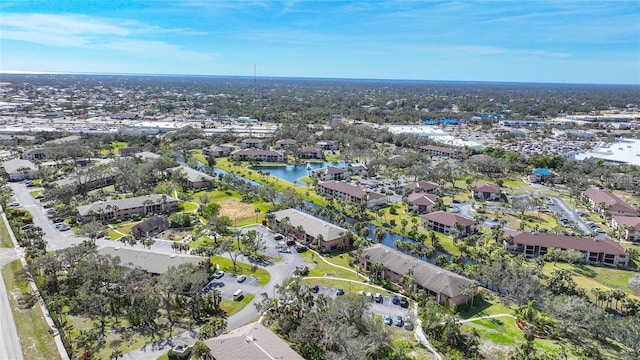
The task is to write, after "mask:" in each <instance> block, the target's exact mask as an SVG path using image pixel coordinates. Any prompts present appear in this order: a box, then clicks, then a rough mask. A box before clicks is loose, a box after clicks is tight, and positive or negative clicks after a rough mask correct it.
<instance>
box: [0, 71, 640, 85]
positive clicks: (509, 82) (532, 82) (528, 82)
mask: <svg viewBox="0 0 640 360" xmlns="http://www.w3.org/2000/svg"><path fill="white" fill-rule="evenodd" d="M5 74H6V75H85V76H150V77H169V76H174V77H177V76H184V77H236V78H249V79H253V78H254V75H214V74H154V73H110V72H104V73H103V72H63V71H34V70H3V69H0V75H5ZM257 78H263V79H270V78H271V79H273V78H275V79H291V80H295V79H298V80H348V81H358V80H360V81H380V82H386V81H407V82H446V83H493V84H537V85H543V84H547V85H595V86H640V83H636V84H634V83H588V82H585V83H578V82H543V81H502V80H437V79H430V80H426V79H390V78H358V77H353V78H339V77H313V76H282V75H274V76H264V75H262V76H257Z"/></svg>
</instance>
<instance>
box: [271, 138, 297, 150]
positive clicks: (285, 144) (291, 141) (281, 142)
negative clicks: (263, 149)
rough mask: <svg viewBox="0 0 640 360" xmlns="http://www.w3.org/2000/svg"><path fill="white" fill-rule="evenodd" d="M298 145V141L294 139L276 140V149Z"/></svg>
mask: <svg viewBox="0 0 640 360" xmlns="http://www.w3.org/2000/svg"><path fill="white" fill-rule="evenodd" d="M296 145H298V142H297V141H296V140H294V139H281V140H278V141H276V149H278V150H284V149H288V148H290V147H292V146H296Z"/></svg>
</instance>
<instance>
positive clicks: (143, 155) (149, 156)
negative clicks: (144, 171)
mask: <svg viewBox="0 0 640 360" xmlns="http://www.w3.org/2000/svg"><path fill="white" fill-rule="evenodd" d="M132 156H134V157H135V158H137V159H140V160H142V161H153V160H155V159H159V158H160V155H158V154H156V153H152V152H151V151H140V152H137V153H135V154H132Z"/></svg>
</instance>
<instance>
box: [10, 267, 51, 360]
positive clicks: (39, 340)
mask: <svg viewBox="0 0 640 360" xmlns="http://www.w3.org/2000/svg"><path fill="white" fill-rule="evenodd" d="M20 270H22V264H21V263H20V260H15V261H13V262H11V263H9V264H7V265H6V266H5V267H4V268H3V269H2V276H3V277H4V282H5V285H6V287H7V291H8V292H9V302H10V303H11V310H12V312H13V319H14V321H15V323H16V327H17V328H18V337H19V338H20V345H21V346H22V353H23V355H24V358H25V359H29V360H31V359H43V360H47V359H60V354H59V353H58V349H57V347H56V344H55V342H54V340H53V336H51V335H50V334H49V326H48V325H47V322H46V321H45V319H44V315H43V314H42V311H41V310H40V306H38V305H37V304H36V305H34V306H33V307H31V308H30V309H18V308H17V305H16V299H15V298H14V296H15V294H19V293H22V292H29V293H30V292H31V288H30V287H29V285H28V283H27V282H24V283H22V282H19V281H18V279H16V273H17V272H18V271H20Z"/></svg>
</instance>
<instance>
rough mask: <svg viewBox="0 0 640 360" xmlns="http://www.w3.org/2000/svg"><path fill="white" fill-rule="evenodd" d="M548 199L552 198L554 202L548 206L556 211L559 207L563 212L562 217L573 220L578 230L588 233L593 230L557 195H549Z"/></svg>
mask: <svg viewBox="0 0 640 360" xmlns="http://www.w3.org/2000/svg"><path fill="white" fill-rule="evenodd" d="M549 198H550V199H552V200H553V202H554V204H553V205H550V207H551V208H552V209H553V210H554V211H556V212H557V210H558V209H560V210H561V211H562V212H563V213H564V217H566V218H567V219H569V220H570V221H573V222H575V223H576V224H577V226H578V231H580V232H581V233H582V234H590V233H591V232H592V231H593V230H591V228H590V227H589V225H587V224H586V223H585V222H584V220H582V218H581V217H580V215H578V214H576V212H575V210H574V209H573V208H572V207H570V206H569V205H568V204H567V203H566V202H565V201H564V199H563V198H561V197H558V196H550V197H549Z"/></svg>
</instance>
